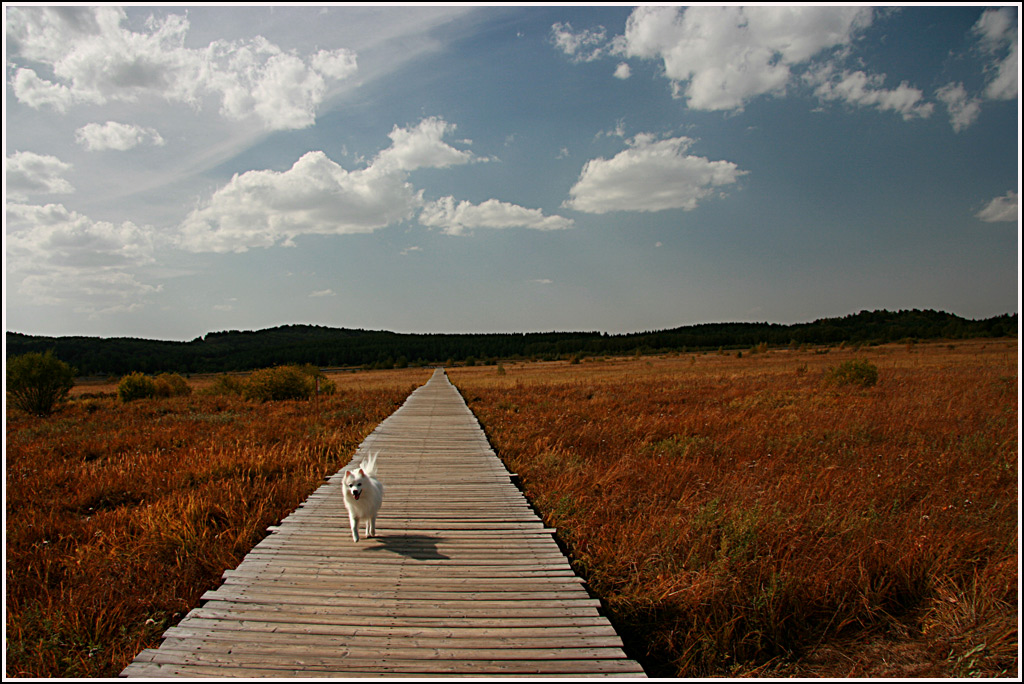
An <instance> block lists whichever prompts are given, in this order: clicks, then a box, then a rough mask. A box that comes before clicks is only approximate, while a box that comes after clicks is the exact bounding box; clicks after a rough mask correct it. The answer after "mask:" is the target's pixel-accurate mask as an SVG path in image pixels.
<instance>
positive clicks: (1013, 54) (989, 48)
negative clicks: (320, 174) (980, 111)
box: [973, 7, 1020, 100]
mask: <svg viewBox="0 0 1024 684" xmlns="http://www.w3.org/2000/svg"><path fill="white" fill-rule="evenodd" d="M973 31H974V33H975V34H976V35H977V36H978V40H979V44H980V45H981V48H982V50H984V51H985V52H987V53H989V54H991V55H992V56H993V57H995V56H996V55H997V54H998V53H1000V52H1002V51H1003V50H1005V49H1007V48H1009V49H1008V50H1007V54H1006V56H1005V57H1003V58H1002V59H999V58H996V59H995V62H994V63H993V64H992V66H991V69H990V70H991V71H992V72H993V73H994V74H995V75H994V76H993V77H992V78H991V80H990V81H989V83H988V85H987V86H986V87H985V97H987V98H989V99H990V100H1014V99H1016V98H1017V92H1018V90H1017V82H1018V79H1019V72H1018V69H1019V66H1018V65H1019V60H1020V40H1019V37H1018V35H1017V22H1016V16H1015V15H1014V12H1013V11H1012V10H1011V9H1010V8H1008V7H1003V8H1000V9H991V10H986V11H985V12H984V13H982V15H981V17H979V18H978V21H977V23H975V25H974V27H973Z"/></svg>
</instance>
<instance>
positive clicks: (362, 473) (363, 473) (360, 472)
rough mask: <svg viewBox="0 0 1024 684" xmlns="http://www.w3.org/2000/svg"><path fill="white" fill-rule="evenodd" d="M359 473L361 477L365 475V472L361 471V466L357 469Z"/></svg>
mask: <svg viewBox="0 0 1024 684" xmlns="http://www.w3.org/2000/svg"><path fill="white" fill-rule="evenodd" d="M359 474H360V475H362V476H363V477H366V473H365V472H364V471H363V469H362V468H360V469H359Z"/></svg>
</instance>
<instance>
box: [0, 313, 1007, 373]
mask: <svg viewBox="0 0 1024 684" xmlns="http://www.w3.org/2000/svg"><path fill="white" fill-rule="evenodd" d="M1016 334H1017V314H1012V315H1010V314H1005V315H1002V316H995V317H993V318H987V319H981V320H968V319H965V318H961V317H959V316H956V315H954V314H949V313H944V312H941V311H931V310H918V309H914V310H906V311H885V310H881V311H861V312H860V313H857V314H851V315H849V316H845V317H842V318H823V319H819V320H817V321H814V322H813V323H798V324H792V325H783V324H778V323H708V324H701V325H691V326H684V327H680V328H673V329H670V330H658V331H648V332H639V333H630V334H621V335H609V334H607V333H600V332H546V333H493V334H402V333H394V332H388V331H383V330H360V329H347V328H329V327H324V326H316V325H285V326H279V327H276V328H269V329H265V330H254V331H240V330H230V331H223V332H213V333H209V334H207V335H205V336H203V337H198V338H196V339H194V340H192V341H190V342H168V341H160V340H147V339H138V338H127V337H115V338H99V337H43V336H36V335H25V334H21V333H17V332H8V333H7V356H8V357H10V356H16V355H19V354H24V353H26V352H32V351H38V352H43V351H46V350H53V352H54V355H56V356H57V358H59V359H61V360H62V361H64V362H66V363H68V364H70V365H72V366H74V367H75V368H77V369H78V372H79V373H80V374H82V375H123V374H126V373H130V372H132V371H142V372H144V373H159V372H165V371H166V372H177V373H218V372H226V371H244V370H252V369H255V368H266V367H269V366H274V365H280V364H293V363H296V364H306V363H310V364H314V365H317V366H320V367H355V366H360V367H368V366H374V367H384V366H387V367H392V366H395V365H398V366H402V365H406V364H443V363H449V362H456V361H457V362H467V361H468V362H475V361H485V360H493V359H511V358H559V357H566V356H569V355H588V356H595V355H615V354H631V353H638V352H639V353H653V352H660V351H670V350H683V349H685V350H688V351H697V350H713V349H719V348H723V349H745V348H749V347H752V346H755V345H760V344H766V345H768V346H769V347H788V346H799V345H802V344H811V345H830V344H838V343H840V342H848V343H852V344H882V343H886V342H896V341H901V340H907V339H916V340H929V339H963V338H973V337H1006V336H1016Z"/></svg>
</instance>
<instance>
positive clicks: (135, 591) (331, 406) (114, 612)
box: [5, 369, 430, 677]
mask: <svg viewBox="0 0 1024 684" xmlns="http://www.w3.org/2000/svg"><path fill="white" fill-rule="evenodd" d="M429 376H430V371H429V370H426V369H419V370H412V369H410V370H405V371H384V372H372V373H339V374H336V375H333V376H332V379H333V380H334V381H335V383H336V384H337V388H338V391H337V393H336V394H335V395H334V396H331V397H324V398H321V399H320V401H319V403H318V402H314V401H310V402H291V401H289V402H272V403H266V404H258V403H252V402H246V401H244V400H242V399H239V398H234V397H218V396H207V395H203V394H202V393H200V392H196V393H194V394H193V395H192V396H190V397H176V398H167V399H149V400H141V401H134V402H130V403H127V404H122V403H121V402H120V401H118V400H117V399H116V381H115V382H107V383H99V382H93V383H89V384H87V385H84V386H82V387H78V388H76V391H75V392H73V395H75V396H77V397H79V398H77V399H75V400H73V401H71V402H70V403H69V404H67V405H66V406H64V407H62V408H61V409H59V411H58V412H57V413H56V414H55V415H53V416H51V417H50V418H45V419H44V418H37V417H30V416H26V415H24V414H21V413H18V412H14V411H12V412H10V413H8V415H7V436H6V437H7V462H6V473H5V474H6V478H7V479H6V485H7V507H6V511H5V515H6V532H7V534H6V550H7V558H6V568H5V571H6V580H7V597H6V598H7V616H6V618H7V668H6V672H5V674H6V675H7V676H13V677H18V676H33V677H110V676H116V675H117V674H118V673H119V672H120V671H121V670H122V669H123V668H124V667H126V666H127V665H128V663H130V662H131V660H132V659H133V658H134V657H135V655H136V654H137V653H138V652H139V651H140V650H142V649H143V648H147V647H153V646H156V645H157V644H158V643H159V638H160V634H161V633H162V632H163V630H164V629H165V628H166V627H168V626H170V625H171V624H173V623H175V622H176V621H177V620H178V619H180V618H181V617H182V616H183V615H184V614H185V613H186V612H187V611H189V610H190V609H191V608H193V607H195V606H196V605H197V604H198V601H199V597H200V596H201V595H202V594H203V592H205V591H206V590H208V589H211V588H213V587H215V586H217V584H218V583H219V580H220V576H221V573H222V572H223V571H224V570H225V569H228V568H233V567H235V566H236V565H237V564H238V562H239V561H240V560H241V559H242V557H243V556H244V555H245V554H246V553H247V552H248V551H249V550H250V549H251V548H252V546H253V545H254V544H256V543H257V542H258V541H259V540H260V539H262V538H263V536H264V534H265V531H266V528H267V527H268V526H269V525H272V524H274V523H276V522H277V521H279V520H280V519H281V518H282V517H284V516H285V515H286V514H288V513H289V512H290V511H292V510H293V509H294V508H295V507H296V506H297V505H298V504H299V503H301V502H302V501H304V500H305V499H306V498H307V497H308V496H309V494H310V493H311V492H312V491H313V490H314V489H316V487H318V486H319V485H320V484H321V482H322V480H323V478H324V477H325V476H327V475H330V474H332V473H334V472H336V471H337V470H338V469H339V468H340V467H341V466H343V465H345V464H346V463H347V462H348V461H349V460H351V458H352V456H353V453H354V451H355V448H356V447H357V446H358V445H359V443H360V442H361V441H362V440H363V439H364V438H365V436H366V435H367V434H369V432H370V431H372V430H373V428H374V427H375V426H376V425H377V423H379V422H380V421H381V420H383V419H384V418H386V417H387V416H388V415H389V414H391V413H392V412H393V411H394V410H395V409H396V408H397V407H398V406H399V405H400V404H401V402H402V401H404V399H405V397H406V396H407V395H408V394H409V392H410V391H411V390H412V389H414V388H415V387H417V386H419V385H421V384H423V383H424V382H426V380H427V379H428V378H429ZM211 382H212V380H211ZM195 384H196V385H197V387H201V386H202V384H203V382H202V380H197V381H195Z"/></svg>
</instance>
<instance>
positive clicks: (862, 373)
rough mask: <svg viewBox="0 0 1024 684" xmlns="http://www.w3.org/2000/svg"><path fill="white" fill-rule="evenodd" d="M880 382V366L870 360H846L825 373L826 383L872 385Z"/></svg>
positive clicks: (840, 385)
mask: <svg viewBox="0 0 1024 684" xmlns="http://www.w3.org/2000/svg"><path fill="white" fill-rule="evenodd" d="M876 382H878V367H877V366H875V365H874V364H873V363H871V362H869V361H857V360H854V361H844V362H843V363H841V364H839V365H838V366H834V367H832V368H830V369H829V370H828V372H827V373H825V384H826V385H835V386H837V387H842V386H845V385H858V386H860V387H871V386H872V385H874V384H875V383H876Z"/></svg>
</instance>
